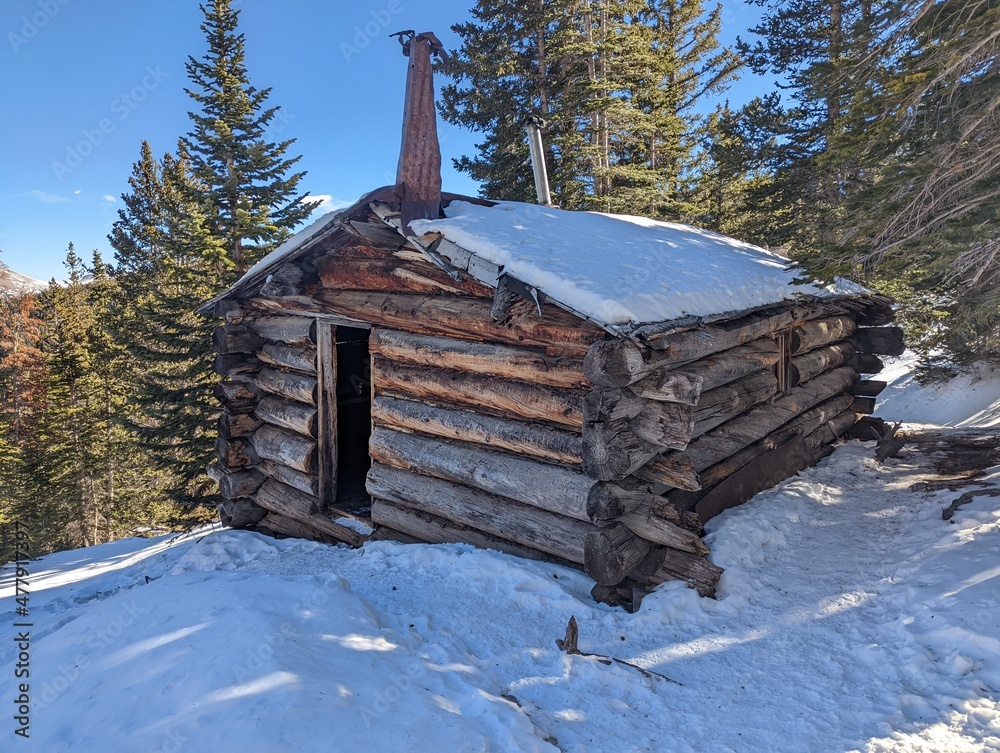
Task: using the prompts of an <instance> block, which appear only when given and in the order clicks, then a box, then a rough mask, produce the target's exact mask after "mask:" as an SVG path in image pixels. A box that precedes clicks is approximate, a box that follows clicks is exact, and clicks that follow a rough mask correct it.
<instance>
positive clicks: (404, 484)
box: [367, 463, 596, 564]
mask: <svg viewBox="0 0 1000 753" xmlns="http://www.w3.org/2000/svg"><path fill="white" fill-rule="evenodd" d="M367 488H368V493H369V494H371V495H372V496H373V497H377V498H379V499H382V500H387V501H389V502H395V503H397V504H401V505H404V506H406V507H410V508H414V509H417V510H421V511H423V512H427V513H430V514H432V515H436V516H438V517H441V518H444V519H446V520H451V521H454V522H457V523H460V524H462V525H466V526H471V527H472V528H475V529H476V530H479V531H484V532H486V533H489V534H491V535H494V536H499V537H502V538H505V539H508V540H510V541H513V542H515V543H518V544H522V545H524V546H527V547H530V548H532V549H537V550H539V551H541V552H545V553H547V554H551V555H555V556H556V557H560V558H562V559H564V560H568V561H570V562H575V563H577V564H583V542H584V538H585V537H586V535H587V534H588V533H590V532H591V531H593V530H596V527H595V526H594V525H592V524H590V523H583V522H581V521H579V520H573V519H572V518H567V517H565V516H563V515H556V514H554V513H551V512H547V511H545V510H541V509H538V508H537V507H532V506H531V505H525V504H521V503H520V502H515V501H514V500H510V499H505V498H503V497H498V496H496V495H494V494H489V493H487V492H484V491H481V490H479V489H473V488H471V487H468V486H463V485H460V484H455V483H452V482H450V481H445V480H442V479H438V478H432V477H430V476H421V475H419V474H416V473H411V472H409V471H404V470H400V469H399V468H393V467H391V466H387V465H382V464H381V463H375V464H374V465H373V466H372V468H371V470H370V471H369V473H368V484H367Z"/></svg>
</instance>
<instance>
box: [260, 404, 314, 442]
mask: <svg viewBox="0 0 1000 753" xmlns="http://www.w3.org/2000/svg"><path fill="white" fill-rule="evenodd" d="M254 415H255V416H256V417H257V418H259V419H260V420H261V421H264V422H266V423H269V424H271V425H272V426H278V427H280V428H282V429H288V430H289V431H293V432H295V433H296V434H301V435H302V436H306V437H312V438H314V439H315V438H316V409H315V408H314V407H312V406H311V405H306V404H305V403H299V402H294V401H292V400H283V399H282V398H280V397H274V396H273V395H268V396H267V397H265V398H263V399H262V400H261V401H260V403H259V404H258V405H257V409H256V410H255V411H254Z"/></svg>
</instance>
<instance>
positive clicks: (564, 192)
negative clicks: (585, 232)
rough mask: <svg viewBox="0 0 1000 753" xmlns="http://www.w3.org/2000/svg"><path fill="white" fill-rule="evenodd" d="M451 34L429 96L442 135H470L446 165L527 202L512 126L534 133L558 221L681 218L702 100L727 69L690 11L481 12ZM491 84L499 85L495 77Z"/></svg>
mask: <svg viewBox="0 0 1000 753" xmlns="http://www.w3.org/2000/svg"><path fill="white" fill-rule="evenodd" d="M472 13H473V17H474V19H475V20H474V21H473V22H471V23H467V24H464V25H460V26H456V27H455V30H456V31H457V32H458V33H459V34H460V36H461V37H462V40H463V43H462V47H461V49H460V50H459V51H458V53H457V55H456V62H455V64H454V66H453V68H452V69H451V74H450V75H452V77H453V79H454V82H453V83H452V84H450V85H449V86H446V87H444V89H443V105H442V112H443V114H444V117H445V118H446V119H447V120H449V121H450V122H453V123H457V124H459V125H463V126H466V127H469V128H471V129H472V130H474V131H477V132H480V133H482V134H484V140H483V142H482V143H480V144H478V145H477V149H478V155H477V156H476V157H473V158H469V157H464V158H462V159H461V160H459V161H458V162H457V163H456V164H457V167H458V168H459V169H461V170H463V171H465V172H468V173H469V174H470V175H472V177H474V178H476V179H478V180H480V181H482V182H483V183H484V188H483V194H484V195H487V196H492V197H493V198H500V199H517V200H531V198H532V193H531V190H530V187H531V185H532V181H531V169H530V165H528V164H527V154H528V152H527V145H526V143H525V136H524V131H523V129H522V128H521V121H522V119H523V118H524V117H525V116H526V115H528V114H531V113H536V112H537V113H540V114H541V115H542V117H543V118H545V119H546V120H547V121H548V123H549V126H548V130H547V133H546V140H547V143H546V150H547V155H548V159H547V161H548V162H549V174H550V177H551V182H552V189H553V196H554V198H555V200H556V201H558V202H559V203H560V204H561V205H562V206H564V207H566V208H571V209H600V210H603V211H616V212H626V211H628V212H635V213H643V214H651V215H654V216H661V217H669V218H681V217H684V216H687V215H689V214H690V213H691V206H690V197H691V192H692V187H693V177H694V172H695V169H696V167H697V163H698V158H699V157H698V152H699V151H700V147H699V143H698V142H699V131H700V129H701V128H702V127H703V125H704V124H703V121H702V119H701V118H700V117H699V116H698V115H697V114H696V113H697V108H698V105H699V104H700V103H701V101H702V99H703V98H704V97H705V96H706V95H712V94H715V93H717V92H718V91H720V90H721V89H722V88H723V87H724V86H725V85H726V83H727V82H728V81H730V80H731V79H732V78H733V77H734V76H735V72H736V70H737V68H738V65H739V63H738V59H737V58H736V56H735V55H734V54H733V53H732V52H731V51H730V50H728V49H725V48H721V47H720V46H719V44H718V41H717V36H718V31H719V27H720V23H721V20H720V9H719V8H715V9H714V10H712V11H709V12H707V13H706V12H705V6H704V4H703V2H702V0H607V1H606V2H596V1H595V0H538V1H537V2H534V3H531V4H530V5H521V4H515V5H511V4H502V3H496V2H494V1H493V0H481V1H480V2H479V3H477V5H476V7H475V8H474V9H473V11H472ZM498 74H499V75H498Z"/></svg>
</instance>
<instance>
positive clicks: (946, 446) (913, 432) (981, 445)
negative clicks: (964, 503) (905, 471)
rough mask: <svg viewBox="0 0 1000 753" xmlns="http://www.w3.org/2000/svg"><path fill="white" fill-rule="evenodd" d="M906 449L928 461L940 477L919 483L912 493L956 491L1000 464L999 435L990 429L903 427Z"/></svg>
mask: <svg viewBox="0 0 1000 753" xmlns="http://www.w3.org/2000/svg"><path fill="white" fill-rule="evenodd" d="M903 434H904V435H905V438H906V447H907V448H909V449H910V451H912V452H915V453H919V454H920V455H923V456H925V457H926V458H927V461H928V464H929V465H931V466H932V467H933V468H934V470H935V471H936V472H937V475H938V476H940V477H941V478H939V479H936V480H933V481H926V482H919V483H918V484H915V485H914V486H915V487H919V488H914V489H913V491H932V490H934V489H957V488H960V487H962V486H967V485H968V484H970V483H974V482H975V481H976V479H978V478H980V477H982V476H983V475H984V474H985V473H986V471H987V470H988V469H990V468H993V467H994V466H997V465H1000V434H998V433H997V432H996V431H993V430H990V429H962V430H956V429H922V428H917V427H904V431H903Z"/></svg>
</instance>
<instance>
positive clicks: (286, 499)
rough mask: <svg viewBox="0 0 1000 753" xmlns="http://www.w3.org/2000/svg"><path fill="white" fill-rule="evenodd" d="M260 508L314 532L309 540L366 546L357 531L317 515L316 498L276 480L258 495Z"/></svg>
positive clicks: (270, 480) (262, 487)
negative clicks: (315, 539) (320, 535)
mask: <svg viewBox="0 0 1000 753" xmlns="http://www.w3.org/2000/svg"><path fill="white" fill-rule="evenodd" d="M257 504H259V505H260V506H261V507H265V508H267V509H268V510H270V511H271V512H274V513H277V514H278V515H282V516H284V517H286V518H291V519H292V520H295V521H298V522H299V523H302V524H304V525H305V526H306V527H307V528H309V529H311V530H312V531H313V534H312V536H308V537H307V538H318V534H322V535H325V536H328V537H330V538H332V539H336V540H337V541H342V542H343V543H345V544H350V545H351V546H361V545H362V544H363V543H364V542H365V537H364V536H362V535H361V534H359V533H357V532H356V531H353V530H351V529H350V528H346V527H345V526H342V525H338V524H337V523H334V522H333V521H332V520H330V519H329V518H327V517H325V516H323V515H321V514H318V513H317V510H318V509H319V505H318V500H317V499H316V497H312V496H310V495H308V494H303V493H302V492H301V491H299V490H298V489H293V488H292V487H290V486H285V485H284V484H282V483H279V482H278V481H275V480H274V479H268V480H267V481H265V482H264V485H263V486H261V487H260V489H259V490H258V491H257Z"/></svg>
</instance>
